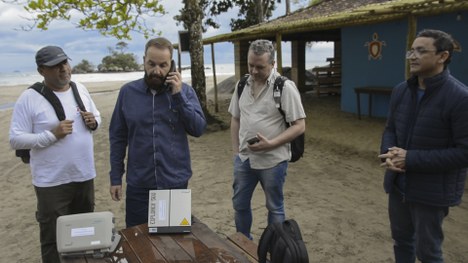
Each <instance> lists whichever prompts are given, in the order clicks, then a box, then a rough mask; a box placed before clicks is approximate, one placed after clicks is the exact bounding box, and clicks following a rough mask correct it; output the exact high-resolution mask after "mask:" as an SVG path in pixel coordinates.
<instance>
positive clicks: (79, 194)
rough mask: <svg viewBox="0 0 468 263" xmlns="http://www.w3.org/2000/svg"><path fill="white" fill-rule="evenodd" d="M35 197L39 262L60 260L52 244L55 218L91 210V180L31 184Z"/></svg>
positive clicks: (54, 240)
mask: <svg viewBox="0 0 468 263" xmlns="http://www.w3.org/2000/svg"><path fill="white" fill-rule="evenodd" d="M34 190H35V191H36V197H37V212H36V220H37V222H39V228H40V241H41V254H42V262H44V263H55V262H60V258H59V255H58V252H57V244H56V225H57V218H58V217H59V216H62V215H69V214H77V213H86V212H93V211H94V180H88V181H85V182H73V183H68V184H63V185H58V186H52V187H36V186H35V187H34Z"/></svg>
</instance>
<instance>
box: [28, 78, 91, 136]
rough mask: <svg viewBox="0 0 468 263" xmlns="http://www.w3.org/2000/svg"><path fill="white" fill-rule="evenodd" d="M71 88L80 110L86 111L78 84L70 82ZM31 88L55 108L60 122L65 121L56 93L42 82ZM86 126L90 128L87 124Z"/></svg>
mask: <svg viewBox="0 0 468 263" xmlns="http://www.w3.org/2000/svg"><path fill="white" fill-rule="evenodd" d="M70 87H71V89H72V92H73V97H75V101H76V103H77V104H78V108H80V110H81V111H86V107H85V106H84V103H83V100H81V97H80V93H79V92H78V88H77V86H76V83H75V82H73V81H70ZM29 88H30V89H33V90H35V91H37V92H38V93H39V94H41V95H42V96H44V98H46V100H47V101H48V102H49V103H50V104H51V105H52V107H53V108H54V110H55V114H57V118H58V119H59V121H63V120H65V111H64V110H63V106H62V103H61V102H60V100H59V98H58V97H57V96H56V95H55V93H54V92H53V91H52V90H51V89H49V88H47V87H46V86H45V85H44V83H41V82H36V83H34V85H32V86H31V87H29ZM83 122H84V120H83ZM85 126H86V127H88V126H87V125H86V124H85ZM96 128H97V126H96ZM94 130H95V129H94Z"/></svg>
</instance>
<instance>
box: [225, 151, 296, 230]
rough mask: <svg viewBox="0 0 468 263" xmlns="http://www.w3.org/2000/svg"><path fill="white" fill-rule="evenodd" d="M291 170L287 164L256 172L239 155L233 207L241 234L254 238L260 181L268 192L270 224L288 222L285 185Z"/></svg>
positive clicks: (266, 192) (237, 228)
mask: <svg viewBox="0 0 468 263" xmlns="http://www.w3.org/2000/svg"><path fill="white" fill-rule="evenodd" d="M287 169H288V162H287V161H284V162H281V163H279V164H278V165H276V166H275V167H273V168H269V169H262V170H257V169H252V168H251V167H250V160H248V159H247V160H246V161H245V162H242V161H241V159H240V158H239V156H236V158H235V160H234V182H233V185H232V188H233V190H234V194H233V197H232V204H233V207H234V211H235V215H234V220H235V222H236V230H237V232H241V233H242V234H244V235H245V236H247V237H248V238H250V239H252V236H251V235H250V228H251V227H252V208H251V199H252V195H253V192H254V190H255V187H256V186H257V183H258V182H260V185H261V186H262V189H263V192H264V193H265V199H266V207H267V209H268V224H271V223H274V222H283V221H284V220H285V214H284V196H283V185H284V181H285V179H286V170H287Z"/></svg>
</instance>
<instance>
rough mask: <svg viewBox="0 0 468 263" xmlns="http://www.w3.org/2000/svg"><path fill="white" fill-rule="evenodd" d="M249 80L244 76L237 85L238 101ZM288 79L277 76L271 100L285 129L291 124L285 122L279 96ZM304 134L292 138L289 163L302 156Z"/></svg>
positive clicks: (247, 75) (247, 76)
mask: <svg viewBox="0 0 468 263" xmlns="http://www.w3.org/2000/svg"><path fill="white" fill-rule="evenodd" d="M248 78H249V74H246V75H244V76H243V77H242V78H241V79H240V80H239V83H238V84H237V97H238V98H239V99H240V97H241V95H242V91H244V87H245V84H247V79H248ZM286 80H288V78H286V77H284V76H279V77H277V78H276V79H275V84H274V85H273V99H274V100H275V103H276V108H278V111H279V112H280V113H281V115H283V119H284V122H286V128H288V127H289V126H290V125H291V124H290V123H289V122H287V121H286V116H285V114H284V111H283V109H282V108H281V94H282V93H283V86H284V82H286ZM304 137H305V136H304V133H302V134H301V135H299V136H297V137H296V138H294V139H293V140H292V141H291V142H290V144H291V160H289V162H292V163H293V162H295V161H297V160H299V159H300V158H301V157H302V156H303V155H304Z"/></svg>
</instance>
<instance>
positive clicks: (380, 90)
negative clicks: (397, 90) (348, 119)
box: [354, 86, 393, 119]
mask: <svg viewBox="0 0 468 263" xmlns="http://www.w3.org/2000/svg"><path fill="white" fill-rule="evenodd" d="M392 90H393V89H392V88H391V87H383V86H382V87H379V86H372V87H358V88H355V89H354V92H355V93H356V99H357V112H358V118H359V119H361V93H366V94H369V103H368V104H369V105H368V106H369V117H372V96H373V95H391V94H392Z"/></svg>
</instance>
